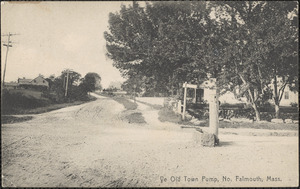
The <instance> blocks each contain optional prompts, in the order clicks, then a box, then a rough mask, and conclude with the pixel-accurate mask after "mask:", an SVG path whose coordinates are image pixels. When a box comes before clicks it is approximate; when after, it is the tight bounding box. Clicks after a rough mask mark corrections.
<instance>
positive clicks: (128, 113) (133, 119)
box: [112, 96, 146, 124]
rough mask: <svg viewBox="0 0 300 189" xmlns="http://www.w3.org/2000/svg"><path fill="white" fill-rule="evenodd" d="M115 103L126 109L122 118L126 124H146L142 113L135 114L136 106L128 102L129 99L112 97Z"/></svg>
mask: <svg viewBox="0 0 300 189" xmlns="http://www.w3.org/2000/svg"><path fill="white" fill-rule="evenodd" d="M112 99H114V100H115V101H117V102H118V103H120V104H122V105H123V106H124V108H125V109H126V110H125V111H124V112H123V113H124V115H123V116H122V117H123V118H124V119H125V120H126V121H128V123H137V124H144V123H146V121H145V118H144V117H143V115H142V113H140V112H136V111H134V110H136V109H137V104H136V103H134V102H132V101H130V100H129V99H127V98H125V97H121V96H114V97H112Z"/></svg>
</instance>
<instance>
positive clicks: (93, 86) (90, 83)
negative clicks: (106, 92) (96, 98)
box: [82, 72, 102, 92]
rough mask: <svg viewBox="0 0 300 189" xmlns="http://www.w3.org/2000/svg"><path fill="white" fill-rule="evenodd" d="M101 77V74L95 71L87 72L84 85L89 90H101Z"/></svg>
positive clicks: (83, 81) (83, 80)
mask: <svg viewBox="0 0 300 189" xmlns="http://www.w3.org/2000/svg"><path fill="white" fill-rule="evenodd" d="M100 82H101V77H100V76H99V74H97V73H94V72H89V73H87V74H86V75H85V76H84V78H83V79H82V86H83V87H84V88H85V90H86V91H87V92H93V91H95V90H100V89H101V88H102V87H101V83H100Z"/></svg>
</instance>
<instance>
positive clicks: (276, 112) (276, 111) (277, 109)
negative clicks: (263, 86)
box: [275, 103, 280, 119]
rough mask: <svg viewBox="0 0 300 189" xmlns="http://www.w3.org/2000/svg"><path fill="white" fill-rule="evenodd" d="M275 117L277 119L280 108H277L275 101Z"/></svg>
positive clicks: (277, 104)
mask: <svg viewBox="0 0 300 189" xmlns="http://www.w3.org/2000/svg"><path fill="white" fill-rule="evenodd" d="M275 117H276V118H277V119H279V117H280V108H279V103H275Z"/></svg>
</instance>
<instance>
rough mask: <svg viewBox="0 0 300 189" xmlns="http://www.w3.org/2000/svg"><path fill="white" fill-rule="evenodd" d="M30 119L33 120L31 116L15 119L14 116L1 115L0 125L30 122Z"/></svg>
mask: <svg viewBox="0 0 300 189" xmlns="http://www.w3.org/2000/svg"><path fill="white" fill-rule="evenodd" d="M32 118H33V117H32V116H23V117H16V116H5V115H1V124H11V123H18V122H23V121H28V120H31V119H32Z"/></svg>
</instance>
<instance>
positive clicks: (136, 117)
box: [125, 112, 146, 124]
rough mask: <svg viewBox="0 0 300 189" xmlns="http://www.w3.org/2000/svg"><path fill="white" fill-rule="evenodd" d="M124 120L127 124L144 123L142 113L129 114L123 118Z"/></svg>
mask: <svg viewBox="0 0 300 189" xmlns="http://www.w3.org/2000/svg"><path fill="white" fill-rule="evenodd" d="M125 118H126V119H127V120H128V123H139V124H143V123H146V121H145V119H144V117H143V116H142V113H140V112H135V113H132V114H129V115H127V116H125Z"/></svg>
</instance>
